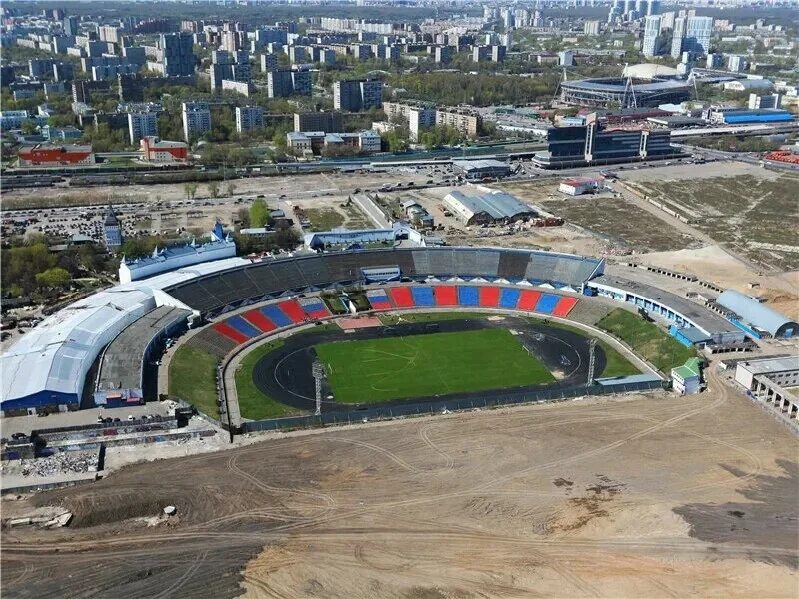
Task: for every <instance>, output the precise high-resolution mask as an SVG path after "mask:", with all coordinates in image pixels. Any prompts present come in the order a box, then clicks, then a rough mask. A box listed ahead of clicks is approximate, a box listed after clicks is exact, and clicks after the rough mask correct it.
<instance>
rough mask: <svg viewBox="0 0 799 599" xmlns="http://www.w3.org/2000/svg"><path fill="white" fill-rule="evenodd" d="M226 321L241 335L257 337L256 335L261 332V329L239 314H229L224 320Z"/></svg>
mask: <svg viewBox="0 0 799 599" xmlns="http://www.w3.org/2000/svg"><path fill="white" fill-rule="evenodd" d="M226 322H227V323H228V324H229V325H230V326H232V327H233V328H234V329H236V330H237V331H238V332H239V333H241V334H242V335H246V336H247V338H251V337H257V336H258V335H260V334H261V331H259V330H258V329H257V328H256V327H254V326H252V325H251V324H250V323H249V322H247V321H246V320H244V318H242V317H241V316H239V315H236V316H231V317H230V318H228V319H227V320H226Z"/></svg>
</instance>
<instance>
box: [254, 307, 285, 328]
mask: <svg viewBox="0 0 799 599" xmlns="http://www.w3.org/2000/svg"><path fill="white" fill-rule="evenodd" d="M260 310H261V312H263V314H264V316H266V317H267V318H268V319H269V320H271V321H272V322H274V323H275V324H276V325H277V326H278V327H287V326H289V325H290V324H291V319H290V318H289V317H288V316H286V315H285V313H284V312H283V311H282V310H281V309H280V308H278V306H277V304H270V305H268V306H264V307H263V308H260Z"/></svg>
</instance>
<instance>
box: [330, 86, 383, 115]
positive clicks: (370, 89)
mask: <svg viewBox="0 0 799 599" xmlns="http://www.w3.org/2000/svg"><path fill="white" fill-rule="evenodd" d="M382 105H383V82H382V81H381V80H380V79H345V80H343V81H336V83H334V84H333V107H334V108H335V109H336V110H349V111H353V112H355V111H358V110H368V109H370V108H380V107H381V106H382Z"/></svg>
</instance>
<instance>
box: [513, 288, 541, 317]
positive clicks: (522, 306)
mask: <svg viewBox="0 0 799 599" xmlns="http://www.w3.org/2000/svg"><path fill="white" fill-rule="evenodd" d="M540 299H541V292H540V291H530V290H529V289H525V290H524V291H522V292H521V297H519V303H518V305H517V306H518V308H519V310H529V311H530V312H534V311H535V307H536V305H537V304H538V302H539V300H540Z"/></svg>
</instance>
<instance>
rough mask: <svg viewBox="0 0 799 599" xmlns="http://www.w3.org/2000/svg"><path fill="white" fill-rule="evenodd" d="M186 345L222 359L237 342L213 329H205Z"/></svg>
mask: <svg viewBox="0 0 799 599" xmlns="http://www.w3.org/2000/svg"><path fill="white" fill-rule="evenodd" d="M186 345H187V346H190V347H197V348H199V349H201V350H203V351H205V352H207V353H209V354H211V355H214V356H216V357H218V358H222V357H223V356H224V355H225V354H227V353H228V352H229V351H230V350H231V349H233V348H234V347H236V346H237V345H238V342H236V341H234V340H233V339H231V338H230V337H227V336H226V335H223V334H222V333H220V332H219V331H217V330H216V329H215V328H214V327H207V328H205V329H203V330H201V331H200V332H199V333H197V334H196V335H194V336H193V337H192V338H191V339H189V341H188V342H187V343H186Z"/></svg>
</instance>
